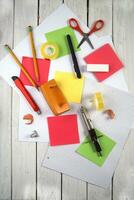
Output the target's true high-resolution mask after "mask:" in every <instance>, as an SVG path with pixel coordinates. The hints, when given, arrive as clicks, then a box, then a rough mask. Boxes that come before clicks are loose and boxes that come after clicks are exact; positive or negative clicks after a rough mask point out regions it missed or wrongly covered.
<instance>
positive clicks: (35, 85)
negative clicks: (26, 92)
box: [5, 44, 38, 89]
mask: <svg viewBox="0 0 134 200" xmlns="http://www.w3.org/2000/svg"><path fill="white" fill-rule="evenodd" d="M5 47H6V49H7V50H8V51H9V53H10V55H11V56H12V57H13V59H14V60H15V62H16V63H17V64H18V66H19V67H20V68H21V70H22V71H23V73H24V74H25V76H26V77H27V78H28V80H29V81H30V82H31V83H32V85H33V86H34V87H36V88H37V89H38V86H37V84H36V83H35V81H34V80H33V79H32V77H31V76H30V74H29V73H28V71H27V70H26V69H25V68H24V66H23V65H22V64H21V62H20V61H19V59H18V58H17V56H16V55H15V54H14V52H13V51H12V49H11V48H10V47H9V46H8V45H7V44H6V45H5Z"/></svg>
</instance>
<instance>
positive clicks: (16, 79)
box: [12, 76, 41, 114]
mask: <svg viewBox="0 0 134 200" xmlns="http://www.w3.org/2000/svg"><path fill="white" fill-rule="evenodd" d="M12 79H13V81H14V83H15V85H16V87H17V88H18V89H19V90H20V91H21V93H22V94H23V96H24V97H25V98H26V100H27V101H28V103H29V104H30V106H31V107H32V108H33V110H34V111H35V112H37V113H38V114H41V111H40V109H39V107H38V105H37V104H36V102H35V101H34V99H33V97H32V96H31V94H30V93H29V92H28V90H27V89H26V88H25V86H24V85H23V83H22V82H21V80H20V79H19V77H17V76H12Z"/></svg>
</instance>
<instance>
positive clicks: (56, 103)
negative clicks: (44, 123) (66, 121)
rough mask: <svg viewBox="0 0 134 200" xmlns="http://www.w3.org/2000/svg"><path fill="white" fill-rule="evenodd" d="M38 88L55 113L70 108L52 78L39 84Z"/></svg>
mask: <svg viewBox="0 0 134 200" xmlns="http://www.w3.org/2000/svg"><path fill="white" fill-rule="evenodd" d="M40 90H41V92H42V94H43V96H44V97H45V99H46V101H47V103H48V105H49V106H50V108H51V110H52V112H53V113H54V114H55V115H60V114H61V113H64V112H66V111H68V110H69V109H70V106H69V104H68V102H67V100H66V98H65V96H64V95H63V93H62V91H61V90H60V88H59V87H58V85H57V83H56V81H55V80H54V79H52V80H50V81H48V82H47V83H44V84H43V85H41V86H40Z"/></svg>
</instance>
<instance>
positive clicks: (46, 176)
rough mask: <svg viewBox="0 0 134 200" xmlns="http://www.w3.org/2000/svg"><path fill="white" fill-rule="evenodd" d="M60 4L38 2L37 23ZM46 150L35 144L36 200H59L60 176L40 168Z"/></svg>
mask: <svg viewBox="0 0 134 200" xmlns="http://www.w3.org/2000/svg"><path fill="white" fill-rule="evenodd" d="M61 3H62V1H61V0H50V1H44V0H40V5H39V23H41V22H42V21H43V20H44V19H45V17H47V16H48V15H50V14H51V13H52V12H53V11H54V10H55V9H56V8H57V7H58V6H59V5H60V4H61ZM44 134H45V133H44ZM47 148H48V144H41V143H38V144H37V199H40V200H44V199H46V200H60V199H61V174H60V173H58V172H55V171H52V170H50V169H46V168H44V167H42V166H41V163H42V160H43V158H44V155H45V154H46V152H47Z"/></svg>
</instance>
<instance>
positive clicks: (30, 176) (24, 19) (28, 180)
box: [12, 0, 37, 200]
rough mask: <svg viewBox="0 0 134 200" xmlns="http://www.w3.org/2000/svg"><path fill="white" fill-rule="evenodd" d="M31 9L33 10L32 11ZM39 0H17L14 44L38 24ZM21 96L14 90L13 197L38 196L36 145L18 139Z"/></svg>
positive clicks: (28, 197)
mask: <svg viewBox="0 0 134 200" xmlns="http://www.w3.org/2000/svg"><path fill="white" fill-rule="evenodd" d="M30 11H31V12H30ZM30 13H31V14H30ZM36 22H37V0H32V1H26V0H23V1H21V0H16V1H15V15H14V46H16V45H17V44H18V43H19V42H20V40H21V39H23V38H24V36H26V34H27V31H26V27H27V26H28V25H29V24H30V25H33V26H34V25H36ZM18 114H19V96H18V95H17V94H16V93H15V92H13V105H12V198H13V199H14V200H17V199H24V200H25V199H35V198H36V146H35V144H34V143H27V142H19V141H18V119H19V115H18Z"/></svg>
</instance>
